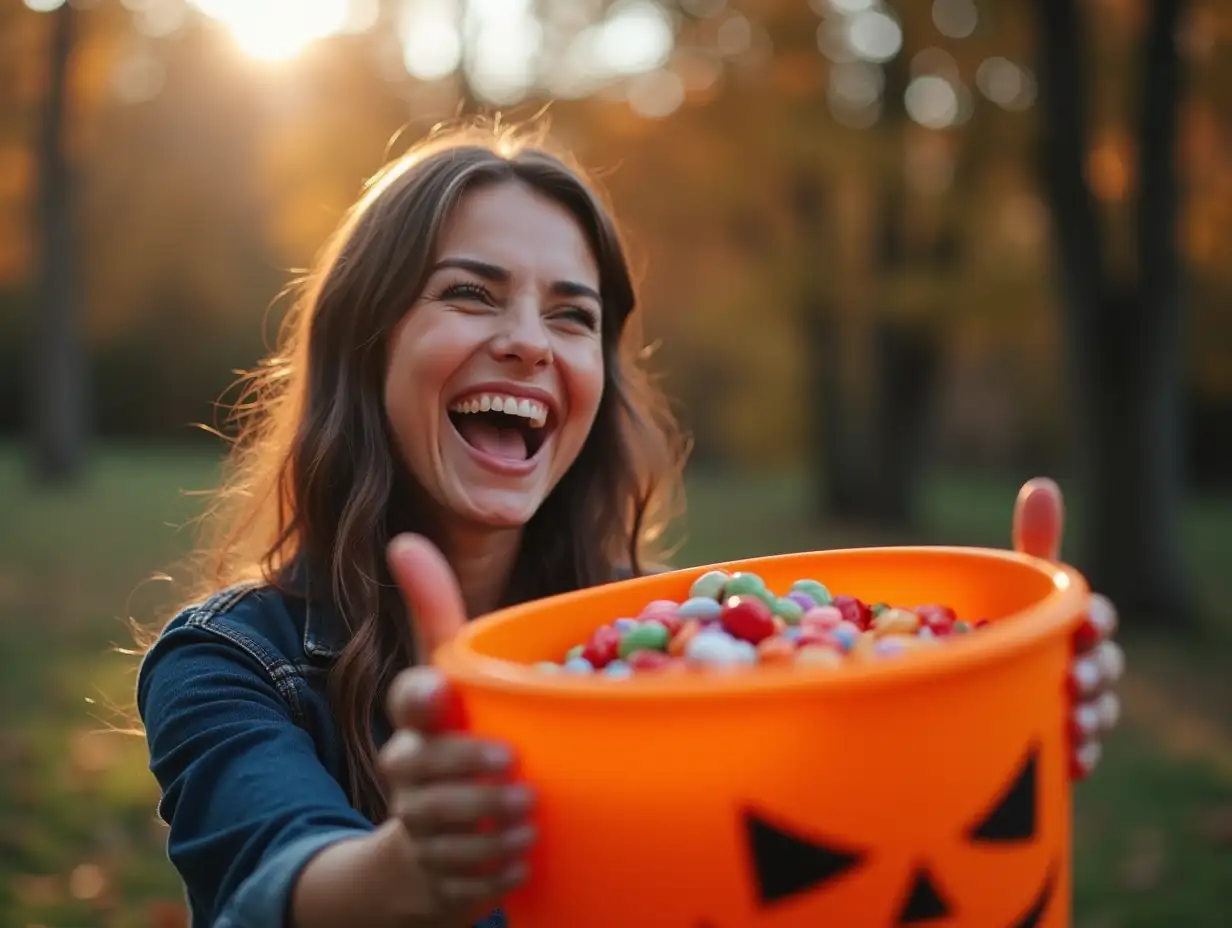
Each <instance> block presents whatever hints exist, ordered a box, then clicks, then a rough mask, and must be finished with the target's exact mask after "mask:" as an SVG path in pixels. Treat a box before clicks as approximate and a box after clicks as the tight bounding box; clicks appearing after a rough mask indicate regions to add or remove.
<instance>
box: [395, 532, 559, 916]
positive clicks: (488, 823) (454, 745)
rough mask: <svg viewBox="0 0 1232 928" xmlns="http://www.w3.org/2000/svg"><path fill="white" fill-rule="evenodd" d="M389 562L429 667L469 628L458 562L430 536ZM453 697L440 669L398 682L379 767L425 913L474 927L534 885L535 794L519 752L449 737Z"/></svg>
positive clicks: (411, 538) (399, 547) (406, 674)
mask: <svg viewBox="0 0 1232 928" xmlns="http://www.w3.org/2000/svg"><path fill="white" fill-rule="evenodd" d="M388 560H389V567H390V570H391V572H392V574H393V578H394V581H395V582H396V583H397V585H398V589H399V590H400V591H401V594H402V598H403V599H404V600H405V602H406V606H407V615H408V616H409V617H410V621H411V622H412V624H413V628H412V631H413V633H414V636H415V641H416V644H417V648H418V651H417V653H418V654H419V655H421V656H422V657H423V658H425V659H426V658H428V657H429V656H430V655H431V654H432V653H433V652H434V651H435V650H436V648H437V647H439V646H440V645H441V644H443V643H445V642H446V641H448V640H449V639H450V638H451V637H452V636H453V635H454V634H456V633H457V631H458V630H459V629H460V628H461V627H462V626H463V625H464V624H465V623H466V608H465V606H464V605H463V601H462V593H461V591H460V590H459V589H458V583H457V580H456V579H455V577H454V574H453V571H452V569H451V568H450V567H449V563H448V562H447V561H446V560H445V558H444V556H443V555H442V554H441V553H440V551H438V550H437V549H436V547H434V546H433V545H432V544H431V543H430V542H429V541H427V540H426V539H424V538H421V537H419V536H415V535H401V536H399V537H397V538H395V539H394V540H393V541H392V542H391V544H390V546H389V550H388ZM450 698H451V697H450V693H449V691H448V687H447V686H446V684H445V681H444V679H443V678H442V677H441V675H440V674H439V673H437V672H436V671H435V670H434V669H432V668H431V667H412V668H410V669H408V670H405V671H403V672H402V673H401V674H399V675H398V677H396V678H395V680H394V682H393V684H392V685H391V686H390V690H389V696H388V706H387V711H388V714H389V720H390V722H391V723H392V724H393V726H394V728H395V731H394V734H393V736H392V737H391V738H390V739H389V741H388V743H387V744H386V745H385V747H384V748H383V749H382V751H381V755H380V766H381V770H382V772H383V773H384V774H385V776H386V778H387V780H388V782H389V784H390V805H389V811H390V816H391V817H392V818H396V819H398V820H399V821H400V822H401V823H402V825H403V827H404V828H405V829H406V832H407V834H408V836H409V838H410V839H411V844H412V846H413V849H414V850H413V854H412V857H413V859H414V860H415V862H416V869H417V870H418V872H417V873H416V874H415V876H416V877H418V878H419V881H420V882H421V883H422V887H423V893H422V895H423V896H424V902H425V904H424V908H425V914H427V915H429V916H431V917H433V918H434V919H439V924H441V925H450V926H452V925H455V924H456V925H467V924H469V923H470V922H471V921H472V920H474V918H475V917H476V916H477V915H480V914H482V912H483V907H484V906H487V907H489V908H490V907H492V906H493V905H494V904H495V903H496V901H497V900H498V899H499V897H500V896H502V895H504V894H505V893H506V892H508V891H509V890H511V889H513V888H514V887H516V886H518V885H520V884H521V883H522V882H523V881H524V880H525V878H526V863H525V855H526V852H527V850H528V849H529V848H530V846H531V844H532V843H533V842H534V839H535V832H534V828H533V827H532V826H531V825H530V824H529V822H528V820H527V815H528V813H529V811H530V808H531V805H532V799H533V797H532V795H531V793H530V790H529V789H528V788H527V787H526V786H524V785H521V784H517V783H511V782H510V781H509V773H510V769H511V766H512V762H513V756H512V753H511V751H510V749H509V748H508V747H506V746H505V745H503V744H500V743H497V742H492V741H483V740H479V739H476V738H471V737H468V736H466V735H464V734H460V733H456V732H450V731H449V730H448V728H447V725H448V722H447V719H448V713H449V705H450Z"/></svg>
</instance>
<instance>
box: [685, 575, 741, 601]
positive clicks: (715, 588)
mask: <svg viewBox="0 0 1232 928" xmlns="http://www.w3.org/2000/svg"><path fill="white" fill-rule="evenodd" d="M730 579H731V577H729V576H728V574H727V571H725V570H708V571H706V572H705V573H704V574H702V575H701V576H700V577H698V578H697V579H696V580H694V581H693V585H692V586H691V587H689V598H690V599H692V598H693V597H695V596H703V597H705V598H706V599H713V600H715V601H716V602H717V601H719V600H721V599H722V598H723V591H724V590H725V589H726V588H727V581H728V580H730Z"/></svg>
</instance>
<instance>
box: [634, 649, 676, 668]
mask: <svg viewBox="0 0 1232 928" xmlns="http://www.w3.org/2000/svg"><path fill="white" fill-rule="evenodd" d="M626 660H627V661H628V663H629V667H630V668H631V669H633V670H662V669H663V668H664V667H667V666H668V665H669V664H672V663H674V662H673V661H672V659H671V657H669V656H668V655H666V654H664V653H663V652H662V651H651V650H648V649H646V648H643V649H641V650H639V651H634V652H633V653H632V654H630V655H629V656H628V657H627V658H626Z"/></svg>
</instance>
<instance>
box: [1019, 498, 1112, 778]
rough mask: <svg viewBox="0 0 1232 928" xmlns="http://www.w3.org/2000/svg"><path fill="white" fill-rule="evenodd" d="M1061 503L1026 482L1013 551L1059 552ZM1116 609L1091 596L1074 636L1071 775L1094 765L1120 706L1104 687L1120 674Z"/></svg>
mask: <svg viewBox="0 0 1232 928" xmlns="http://www.w3.org/2000/svg"><path fill="white" fill-rule="evenodd" d="M1064 524H1065V505H1064V502H1063V500H1062V498H1061V489H1060V487H1058V486H1057V485H1056V484H1055V483H1054V482H1053V481H1051V480H1048V479H1045V478H1037V479H1035V480H1030V481H1028V482H1027V483H1026V484H1024V485H1023V488H1022V490H1021V491H1019V493H1018V502H1017V504H1016V505H1015V507H1014V549H1015V550H1016V551H1020V552H1022V553H1023V554H1031V555H1034V556H1036V557H1042V558H1046V559H1048V560H1050V561H1055V560H1057V558H1058V557H1059V556H1060V552H1061V534H1062V531H1063V528H1064ZM1116 624H1117V617H1116V610H1115V609H1114V608H1113V606H1112V603H1110V602H1109V601H1108V600H1107V598H1105V597H1103V596H1101V595H1099V594H1098V593H1095V594H1092V596H1091V601H1090V604H1089V606H1088V608H1087V619H1086V622H1084V623H1083V625H1082V627H1081V628H1080V629H1079V630H1078V633H1077V634H1076V635H1075V639H1074V651H1075V660H1074V665H1073V669H1072V670H1071V671H1070V689H1071V692H1072V693H1073V696H1074V700H1075V703H1074V709H1073V712H1072V713H1071V717H1070V730H1071V732H1072V734H1073V736H1074V741H1073V744H1074V747H1073V754H1072V755H1071V759H1070V769H1071V771H1072V773H1073V776H1074V778H1075V779H1079V780H1080V779H1082V778H1083V777H1085V776H1087V775H1088V774H1089V773H1090V772H1091V771H1092V770H1093V769H1095V765H1096V764H1098V763H1099V757H1100V752H1101V750H1102V747H1101V743H1100V738H1101V737H1102V736H1103V735H1105V734H1107V733H1108V732H1109V731H1111V730H1112V729H1113V728H1114V727H1115V726H1116V724H1117V721H1118V720H1119V718H1120V714H1121V704H1120V702H1119V700H1118V699H1117V697H1116V694H1115V693H1113V692H1112V691H1111V689H1110V687H1111V686H1112V684H1113V683H1115V682H1116V681H1117V680H1118V679H1119V678H1120V676H1121V673H1122V671H1123V670H1124V667H1125V657H1124V655H1123V654H1122V653H1121V649H1120V647H1118V646H1117V644H1116V642H1115V641H1113V640H1112V636H1113V634H1114V633H1115V631H1116Z"/></svg>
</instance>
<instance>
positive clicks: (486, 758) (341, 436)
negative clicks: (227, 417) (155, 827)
mask: <svg viewBox="0 0 1232 928" xmlns="http://www.w3.org/2000/svg"><path fill="white" fill-rule="evenodd" d="M637 318H638V313H637V310H636V302H635V298H634V292H633V287H632V284H631V281H630V276H629V270H628V267H627V265H626V262H625V257H624V251H623V248H622V245H621V241H620V238H619V236H618V234H617V232H616V229H615V226H614V224H613V222H612V220H611V219H610V218H609V216H608V213H607V212H606V210H605V209H604V207H603V205H602V204H601V202H600V200H599V198H598V197H597V196H596V195H595V193H594V192H593V191H592V189H591V187H590V186H588V184H587V183H586V182H585V181H584V180H583V178H582V175H581V174H580V173H579V172H578V171H576V170H575V169H573V168H572V167H570V166H569V164H568V163H567V162H566V161H565V160H563V159H561V158H557V157H555V156H553V155H551V154H548V153H547V152H546V151H544V150H542V149H540V148H536V147H531V146H529V145H524V144H522V143H520V142H518V141H517V140H516V139H514V138H512V137H510V136H501V137H496V136H493V135H490V134H484V133H479V132H475V131H467V132H462V133H459V134H456V135H442V136H439V137H436V138H434V139H432V140H431V141H430V142H429V143H427V144H425V145H424V146H422V147H420V148H419V149H417V150H415V151H413V152H412V153H410V154H408V155H406V156H405V157H403V158H401V159H400V160H399V161H398V162H396V163H395V164H394V165H392V166H391V167H390V168H389V169H388V170H386V171H385V172H384V173H383V174H382V175H381V176H379V177H378V178H377V179H376V180H375V181H374V182H373V183H372V184H371V185H370V186H369V187H368V189H367V192H366V194H365V195H364V196H363V198H362V199H361V200H360V202H359V203H357V204H356V205H355V207H354V208H353V209H352V210H351V211H350V213H349V214H348V215H347V217H346V219H345V221H344V222H343V224H342V226H341V228H340V229H339V231H338V232H337V234H336V235H335V237H334V238H333V240H332V241H331V243H330V244H329V246H328V247H327V248H326V249H325V251H324V253H323V255H322V257H321V259H320V263H319V266H318V268H317V269H316V271H315V273H314V274H313V275H312V276H311V278H310V279H309V281H308V285H307V287H306V288H305V290H304V293H303V296H302V299H301V301H300V303H299V305H298V307H297V311H296V314H295V316H294V324H293V325H292V326H290V327H289V329H288V338H287V341H286V343H285V344H284V345H283V346H281V348H280V350H279V352H278V353H277V354H276V355H275V356H274V357H272V358H271V359H269V361H268V362H267V363H266V364H265V365H263V366H262V367H261V369H260V374H259V379H258V381H257V384H256V397H255V401H254V402H253V403H251V404H247V405H246V406H245V409H246V416H247V418H246V419H245V423H244V433H243V437H242V440H241V441H240V442H239V443H238V444H237V445H236V448H235V451H234V454H233V458H232V461H231V465H232V467H231V469H230V471H229V482H228V485H227V486H226V487H225V488H224V491H223V492H222V493H221V495H220V498H219V504H218V506H217V507H216V508H215V509H214V511H213V517H214V519H215V523H216V525H217V526H218V528H219V529H220V531H219V534H218V536H217V541H216V545H215V549H214V552H213V553H214V555H215V557H214V569H213V570H212V571H210V572H209V575H208V580H207V581H206V583H205V584H204V586H205V587H206V588H205V589H203V590H202V594H201V596H200V597H199V598H197V599H196V600H195V602H194V604H193V605H191V606H189V607H187V608H185V609H184V610H182V611H181V612H180V613H179V615H177V616H176V617H175V618H174V619H173V620H172V621H171V622H170V623H169V624H168V625H167V626H166V628H165V629H164V630H163V632H162V634H161V636H160V637H159V639H158V640H157V642H156V643H155V644H154V646H153V647H152V648H151V649H150V651H149V652H148V653H147V655H146V657H145V659H144V661H143V663H142V667H141V673H140V677H139V681H138V707H139V710H140V712H141V716H142V720H143V723H144V725H145V729H146V733H147V739H148V742H149V748H150V764H151V769H152V770H153V772H154V775H155V776H156V777H157V779H158V782H159V784H160V786H161V788H162V801H161V804H160V807H159V810H160V814H161V815H162V817H163V818H164V819H165V820H166V821H167V823H168V824H169V825H170V826H171V830H170V838H169V855H170V857H171V860H172V862H173V864H174V865H175V867H176V868H177V870H178V872H179V874H180V876H181V877H182V879H183V882H184V885H185V887H186V892H187V895H188V899H189V905H190V909H191V914H192V918H193V924H195V925H199V926H206V925H211V926H217V928H279V926H295V928H315V926H332V925H339V924H345V925H348V926H352V928H358V926H369V925H371V926H386V925H388V926H403V928H405V926H449V928H453V926H467V925H471V924H474V923H476V922H481V923H483V924H486V925H501V924H503V920H502V917H501V915H500V913H499V911H497V910H496V906H497V905H498V904H499V900H500V897H501V896H502V894H504V893H505V892H507V891H508V890H510V889H512V888H513V887H515V886H517V885H518V884H519V883H521V882H522V881H523V880H525V879H526V877H527V871H526V866H525V854H526V852H527V850H528V849H529V848H530V847H531V845H532V844H533V842H534V840H535V832H534V828H533V826H532V825H531V811H532V808H533V804H534V796H533V793H532V792H531V791H530V790H529V789H528V788H527V787H526V786H525V785H524V784H521V783H517V782H513V781H512V780H511V779H510V778H509V777H508V775H507V774H508V771H509V770H510V769H511V763H512V756H511V753H510V751H509V749H508V748H507V747H506V746H504V745H502V744H499V743H492V742H481V741H478V740H475V739H470V738H465V737H461V736H456V735H450V734H441V733H439V731H440V729H441V728H442V727H443V721H442V719H443V715H444V713H445V712H446V711H447V697H448V694H447V693H446V692H445V690H444V688H443V686H442V684H441V681H440V680H439V679H438V678H437V677H436V675H435V674H433V672H432V671H431V670H430V669H428V668H426V667H423V666H417V665H419V664H420V661H421V659H422V658H424V657H425V656H427V655H428V654H429V653H430V651H431V649H432V647H433V646H434V645H435V644H436V643H438V642H440V641H441V640H443V639H444V638H446V637H448V636H449V635H450V634H451V633H452V632H453V631H454V630H456V628H457V626H458V625H459V624H460V623H461V622H464V621H466V619H467V617H473V616H476V615H480V614H483V613H485V612H489V611H491V610H492V609H494V608H496V607H498V606H501V605H505V604H511V603H515V602H520V601H525V600H528V599H532V598H536V597H541V596H545V595H549V594H553V593H560V592H564V591H567V590H575V589H579V588H582V587H586V586H590V585H594V584H599V583H604V582H607V581H609V580H611V579H613V578H614V577H617V576H619V575H622V574H626V573H628V572H633V573H637V572H639V571H641V569H642V568H643V564H644V555H645V544H644V542H645V540H646V537H647V534H648V532H649V530H650V529H651V528H652V527H653V525H654V510H653V508H652V501H654V500H656V499H661V498H663V496H664V493H665V492H670V491H671V490H672V488H673V487H674V486H675V485H676V482H677V480H678V477H679V474H680V464H681V458H680V455H679V454H678V449H679V448H680V447H681V445H680V442H679V441H678V440H677V433H676V431H675V427H674V425H673V423H672V421H671V419H670V417H669V416H668V415H667V413H666V411H665V409H666V407H665V405H664V403H663V401H662V399H661V397H660V396H659V395H658V394H657V393H656V392H655V391H654V390H653V389H652V387H651V385H650V382H649V380H648V379H647V378H646V376H645V375H644V374H643V372H642V371H641V370H639V369H638V367H637V366H636V363H635V361H634V358H635V355H636V349H637V348H638V347H639V344H638V326H637V325H636V322H637ZM1060 529H1061V500H1060V495H1059V493H1058V492H1057V490H1056V488H1055V486H1054V485H1053V484H1051V483H1049V482H1046V481H1042V482H1038V483H1033V484H1030V485H1028V486H1027V487H1026V488H1024V491H1023V493H1022V494H1021V495H1020V497H1019V503H1018V506H1017V509H1016V513H1015V538H1016V543H1017V545H1018V546H1019V547H1020V548H1022V549H1024V550H1027V551H1029V552H1031V553H1036V554H1040V555H1043V556H1047V557H1054V556H1055V555H1056V551H1057V547H1058V544H1059V539H1060ZM427 539H430V541H428V540H427ZM1091 622H1092V625H1093V628H1094V631H1095V632H1096V634H1095V635H1094V636H1092V637H1093V638H1094V641H1095V643H1094V644H1093V646H1092V648H1091V650H1090V651H1089V652H1088V653H1085V654H1083V655H1080V656H1079V658H1078V660H1077V662H1076V664H1075V668H1074V679H1075V685H1076V690H1075V691H1076V693H1077V695H1078V701H1077V703H1076V707H1075V714H1074V728H1075V732H1076V733H1077V735H1078V736H1079V737H1077V738H1076V739H1075V754H1074V766H1075V771H1076V773H1078V774H1085V773H1086V772H1088V771H1089V769H1090V768H1091V767H1092V766H1093V765H1094V763H1095V760H1096V758H1097V756H1098V737H1099V735H1100V734H1101V733H1102V732H1103V731H1105V730H1106V729H1107V728H1109V727H1110V726H1111V725H1113V724H1114V723H1115V720H1116V708H1117V707H1116V700H1115V697H1114V696H1112V695H1111V694H1110V693H1106V692H1105V684H1106V683H1107V682H1109V681H1110V680H1112V679H1114V678H1115V677H1116V675H1117V674H1118V673H1119V670H1120V658H1119V651H1117V649H1116V646H1115V645H1114V644H1112V643H1111V641H1110V640H1108V635H1109V634H1110V632H1111V630H1112V627H1113V624H1114V617H1113V613H1112V610H1111V607H1110V606H1108V604H1107V602H1106V601H1105V600H1103V599H1101V598H1098V597H1096V599H1095V604H1094V606H1093V608H1092V619H1091ZM481 821H483V822H492V821H494V822H496V823H497V827H496V828H495V829H491V828H485V829H480V827H479V825H478V823H479V822H481ZM515 928H517V926H515Z"/></svg>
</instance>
